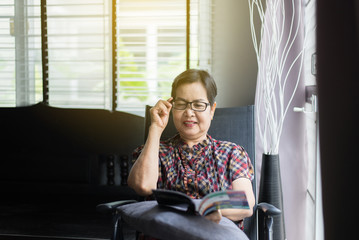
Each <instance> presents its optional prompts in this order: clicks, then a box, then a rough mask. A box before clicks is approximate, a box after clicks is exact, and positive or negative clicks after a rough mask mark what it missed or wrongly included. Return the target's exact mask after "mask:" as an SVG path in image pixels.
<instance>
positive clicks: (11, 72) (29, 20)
mask: <svg viewBox="0 0 359 240" xmlns="http://www.w3.org/2000/svg"><path fill="white" fill-rule="evenodd" d="M39 2H40V0H23V1H15V0H2V1H0V107H15V106H25V105H29V104H34V103H36V102H39V101H41V100H42V81H41V79H42V71H41V24H40V14H39V7H40V4H39Z"/></svg>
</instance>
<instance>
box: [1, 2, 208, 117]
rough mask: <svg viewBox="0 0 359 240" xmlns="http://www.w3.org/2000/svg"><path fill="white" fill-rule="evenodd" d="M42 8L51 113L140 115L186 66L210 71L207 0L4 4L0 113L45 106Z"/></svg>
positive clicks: (167, 92) (165, 93) (163, 95)
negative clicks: (103, 111)
mask: <svg viewBox="0 0 359 240" xmlns="http://www.w3.org/2000/svg"><path fill="white" fill-rule="evenodd" d="M20 2H21V3H20ZM41 3H46V6H45V7H46V24H47V28H46V30H47V35H46V38H47V49H46V52H47V55H48V58H47V59H46V61H48V72H47V74H48V82H47V83H48V93H47V94H48V97H49V99H48V103H49V105H51V106H56V107H67V108H102V109H112V110H120V111H127V112H131V113H135V114H141V115H142V114H143V112H144V106H145V105H146V104H154V103H155V102H156V101H157V100H158V99H159V98H168V97H169V95H170V89H171V83H172V81H173V78H174V77H175V76H176V75H178V74H179V73H180V72H182V71H184V70H185V69H186V68H187V67H191V68H203V69H207V70H210V62H211V59H210V58H211V51H210V49H211V25H210V23H211V0H190V1H189V0H188V1H185V0H172V1H168V0H155V1H146V0H117V1H111V0H86V1H84V0H46V1H40V0H24V1H15V0H12V1H2V2H1V3H0V14H1V16H2V17H1V18H0V19H1V22H0V31H1V32H0V34H2V36H3V37H2V38H1V40H0V61H1V65H0V68H1V71H0V77H1V78H2V79H6V81H2V82H1V83H0V106H22V105H29V104H34V103H37V102H40V101H42V94H43V93H42V91H43V90H42V83H43V81H42V67H41V66H42V61H41V50H42V48H44V47H45V48H46V45H41V34H43V35H44V34H46V33H44V31H43V32H41V10H40V9H41ZM187 4H189V5H187ZM187 6H189V15H187V14H188V8H187ZM16 9H19V11H15V10H16ZM113 10H114V11H113ZM24 19H26V21H27V23H26V24H25V23H24V22H25V20H24ZM188 20H189V25H188V22H187V21H188ZM19 23H22V25H21V26H22V27H19ZM200 25H201V26H200ZM188 27H189V28H188ZM14 29H15V30H14ZM25 33H26V34H25ZM112 41H114V43H115V44H113V43H112ZM20 69H21V71H20ZM15 72H16V73H17V74H16V75H15ZM21 73H23V74H22V75H21ZM45 91H47V90H45ZM22 98H24V99H22Z"/></svg>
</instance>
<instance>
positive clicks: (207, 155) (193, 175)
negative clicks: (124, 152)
mask: <svg viewBox="0 0 359 240" xmlns="http://www.w3.org/2000/svg"><path fill="white" fill-rule="evenodd" d="M142 148H143V146H141V147H139V148H137V149H136V150H135V152H134V154H133V157H134V159H137V158H138V156H139V154H140V152H141V151H142ZM238 178H248V179H250V180H253V178H254V170H253V166H252V163H251V161H250V159H249V157H248V154H247V152H246V151H245V150H244V149H243V148H242V147H241V146H238V145H236V144H234V143H231V142H226V141H218V140H215V139H213V138H212V137H211V136H209V135H207V139H206V140H204V141H203V142H202V143H199V144H197V145H195V146H193V147H192V148H190V147H189V146H188V145H187V144H186V143H184V142H183V141H182V139H181V138H180V136H179V134H177V135H176V136H174V137H173V138H170V139H168V140H166V141H162V142H161V143H160V150H159V176H158V182H157V187H158V188H159V189H169V190H175V191H180V192H184V193H186V194H187V195H188V196H190V197H192V198H202V197H204V196H205V195H207V194H208V193H211V192H216V191H221V190H230V189H231V188H232V182H233V181H234V180H236V179H238Z"/></svg>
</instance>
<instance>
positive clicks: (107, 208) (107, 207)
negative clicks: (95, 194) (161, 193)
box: [96, 200, 137, 213]
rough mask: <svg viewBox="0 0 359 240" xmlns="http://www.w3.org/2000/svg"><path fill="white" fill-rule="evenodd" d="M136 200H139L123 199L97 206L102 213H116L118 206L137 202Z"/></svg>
mask: <svg viewBox="0 0 359 240" xmlns="http://www.w3.org/2000/svg"><path fill="white" fill-rule="evenodd" d="M135 202H137V201H136V200H122V201H117V202H109V203H101V204H99V205H97V206H96V210H97V211H98V212H101V213H115V212H116V209H117V207H119V206H122V205H126V204H130V203H135Z"/></svg>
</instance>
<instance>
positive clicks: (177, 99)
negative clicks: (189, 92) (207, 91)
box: [176, 97, 207, 102]
mask: <svg viewBox="0 0 359 240" xmlns="http://www.w3.org/2000/svg"><path fill="white" fill-rule="evenodd" d="M179 100H181V101H185V102H189V101H187V100H186V99H184V98H180V97H179V98H176V101H179ZM206 101H207V100H205V99H202V98H200V99H196V100H193V101H192V102H206Z"/></svg>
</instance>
